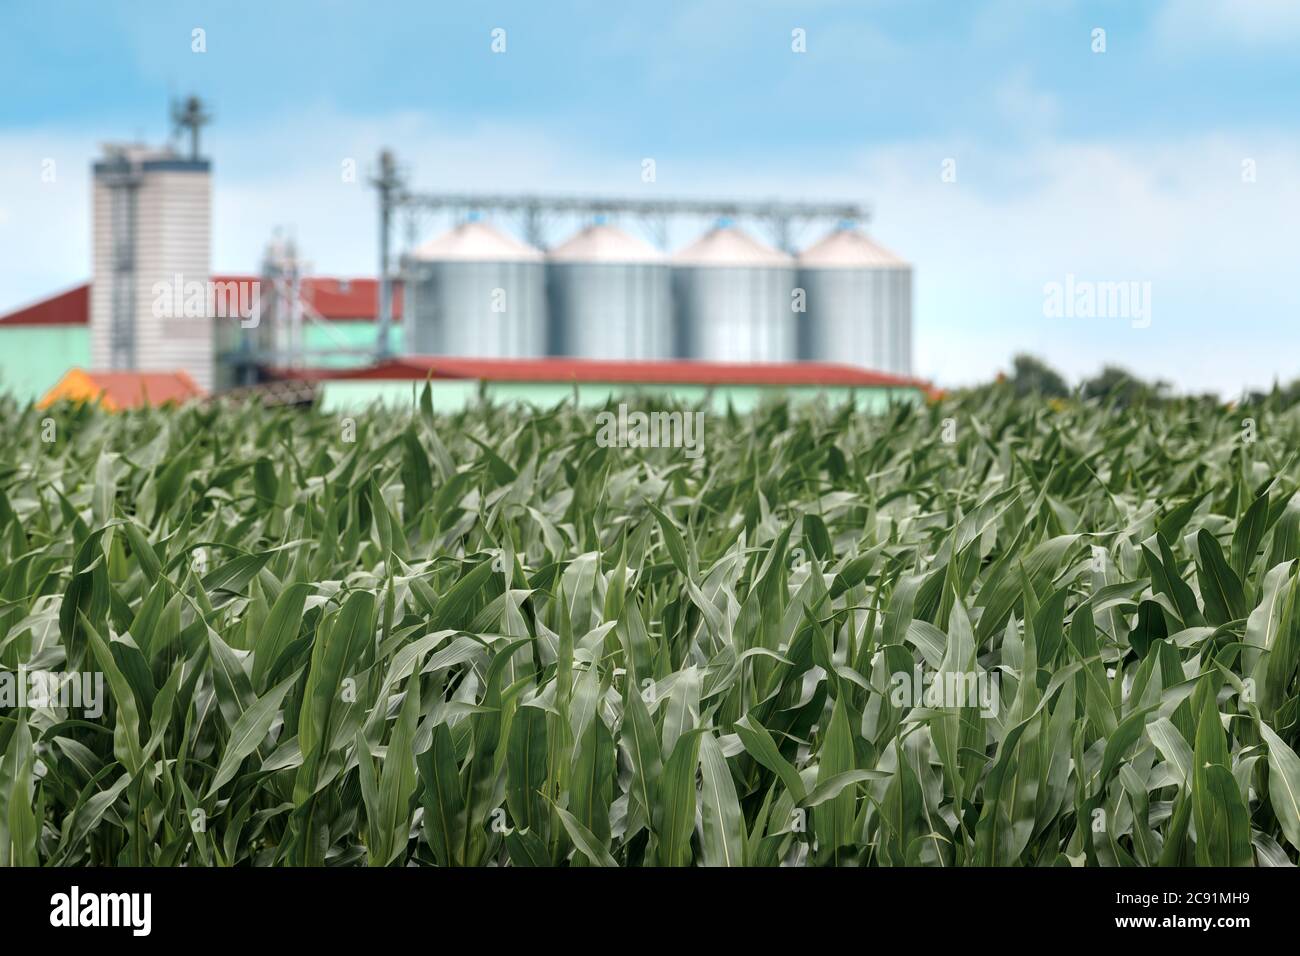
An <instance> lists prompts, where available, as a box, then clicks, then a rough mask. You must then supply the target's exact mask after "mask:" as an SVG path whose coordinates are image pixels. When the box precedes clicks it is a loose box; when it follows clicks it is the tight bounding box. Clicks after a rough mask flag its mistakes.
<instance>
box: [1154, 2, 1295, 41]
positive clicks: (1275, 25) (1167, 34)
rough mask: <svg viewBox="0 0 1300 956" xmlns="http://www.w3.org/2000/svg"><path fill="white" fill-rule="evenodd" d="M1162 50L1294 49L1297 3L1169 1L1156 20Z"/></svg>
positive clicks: (1155, 25) (1158, 12)
mask: <svg viewBox="0 0 1300 956" xmlns="http://www.w3.org/2000/svg"><path fill="white" fill-rule="evenodd" d="M1152 31H1153V34H1154V36H1155V40H1156V43H1157V45H1158V47H1159V48H1161V49H1163V50H1166V51H1168V52H1173V53H1190V52H1202V53H1204V52H1213V51H1215V50H1228V49H1231V48H1235V47H1245V48H1248V49H1263V48H1274V49H1276V48H1279V47H1287V46H1294V44H1295V43H1296V42H1297V41H1300V3H1296V2H1295V0H1165V3H1164V5H1163V6H1161V8H1160V9H1159V10H1158V11H1157V12H1156V15H1155V18H1154V20H1153V21H1152Z"/></svg>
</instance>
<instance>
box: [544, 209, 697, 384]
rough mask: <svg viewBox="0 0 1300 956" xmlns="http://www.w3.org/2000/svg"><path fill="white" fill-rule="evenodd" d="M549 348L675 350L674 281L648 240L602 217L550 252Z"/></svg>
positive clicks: (613, 353)
mask: <svg viewBox="0 0 1300 956" xmlns="http://www.w3.org/2000/svg"><path fill="white" fill-rule="evenodd" d="M547 269H548V273H549V275H548V281H547V287H548V302H549V311H550V327H551V342H550V352H551V354H553V355H571V356H575V357H578V358H593V359H665V358H669V357H670V356H671V354H672V287H671V283H670V281H669V273H668V265H667V263H666V262H665V261H664V257H663V256H662V255H660V253H659V252H657V251H656V250H655V249H654V247H653V246H650V245H649V244H648V243H645V242H642V241H641V240H639V239H635V238H633V237H632V236H629V235H628V234H627V233H625V232H623V231H622V230H619V229H615V228H614V227H613V226H607V225H604V224H601V223H597V224H596V225H593V226H589V227H587V228H586V229H583V230H581V231H580V232H578V233H576V234H575V235H573V236H572V237H570V238H569V239H568V241H566V242H564V243H563V244H562V245H560V246H557V247H556V248H555V249H553V250H551V252H550V254H549V255H548V256H547Z"/></svg>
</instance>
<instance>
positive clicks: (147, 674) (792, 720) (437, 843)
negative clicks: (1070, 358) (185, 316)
mask: <svg viewBox="0 0 1300 956" xmlns="http://www.w3.org/2000/svg"><path fill="white" fill-rule="evenodd" d="M1248 416H1253V417H1250V418H1249V420H1245V419H1247V417H1248ZM595 429H596V426H595V413H594V411H593V410H589V409H579V408H574V407H572V406H568V405H566V406H561V407H558V408H555V409H551V410H547V411H535V410H525V409H522V408H518V407H514V408H512V407H490V406H476V407H474V408H472V409H469V410H467V411H465V412H462V413H458V414H455V415H446V414H435V413H434V412H433V410H432V407H431V404H430V403H429V400H428V396H427V393H426V395H425V397H424V399H423V401H421V402H419V403H417V404H416V405H415V406H414V407H413V408H412V409H411V411H410V412H406V413H394V412H391V411H389V412H381V411H378V410H376V411H372V412H368V413H365V414H358V415H357V416H356V418H355V420H351V419H346V420H345V419H340V418H338V417H336V416H330V415H326V414H323V413H321V412H318V411H316V412H297V411H288V410H266V409H260V408H252V407H229V406H212V407H198V406H196V407H187V408H183V409H163V410H157V409H154V410H143V411H137V412H131V413H126V414H120V415H110V414H106V413H103V412H102V411H98V410H96V409H94V408H90V407H84V406H64V407H60V408H57V409H54V410H47V411H38V410H36V409H32V408H26V409H24V408H20V407H17V406H16V405H14V404H12V403H9V404H3V403H0V676H3V677H4V678H5V680H4V683H3V684H0V755H2V756H0V861H2V862H4V863H6V864H12V865H21V866H35V865H40V866H61V865H92V866H116V865H136V866H138V865H143V866H176V865H190V866H250V865H256V866H288V865H304V866H321V865H327V866H348V865H371V866H409V865H430V866H433V865H436V866H777V865H786V866H877V865H878V866H935V867H941V866H942V867H947V866H971V865H993V866H1010V865H1024V866H1167V865H1223V866H1227V865H1232V866H1238V865H1246V866H1249V865H1263V866H1291V865H1293V864H1294V863H1295V861H1296V860H1297V850H1298V848H1300V803H1298V801H1300V760H1298V759H1297V756H1296V749H1297V747H1298V746H1300V722H1298V718H1300V687H1298V686H1297V665H1298V664H1300V577H1298V576H1297V573H1296V571H1297V559H1298V558H1300V496H1297V494H1296V491H1297V480H1298V479H1300V469H1298V468H1297V467H1296V451H1297V449H1300V409H1295V410H1291V411H1286V410H1284V409H1282V408H1280V407H1274V406H1267V405H1266V406H1263V407H1261V408H1259V409H1257V410H1255V411H1253V412H1252V411H1249V410H1241V409H1238V410H1228V409H1225V408H1223V407H1222V406H1220V405H1216V404H1214V403H1213V402H1209V401H1196V400H1190V399H1189V400H1178V401H1170V402H1166V403H1161V404H1152V405H1149V406H1139V407H1135V408H1129V409H1126V410H1123V411H1121V410H1118V409H1108V408H1101V407H1098V406H1097V405H1096V404H1090V403H1083V402H1076V401H1064V402H1056V403H1052V404H1049V403H1046V402H1043V401H1040V400H1036V399H1017V398H1014V397H1012V396H1011V395H1009V394H1007V393H1006V392H1004V391H1003V390H1000V389H997V388H994V389H989V390H984V391H981V392H978V393H972V394H970V395H966V396H960V397H956V398H952V399H948V400H945V401H943V402H940V403H937V404H931V405H924V406H918V407H896V408H894V409H892V410H890V411H888V412H887V413H885V414H882V415H878V416H863V415H860V414H856V413H853V412H851V411H849V410H844V409H839V408H835V407H830V406H825V405H817V404H805V405H782V404H777V405H771V406H767V407H764V408H763V409H761V410H760V411H757V412H755V413H752V414H748V415H737V414H717V415H710V416H709V417H708V419H707V425H706V436H707V440H706V445H705V449H706V451H705V454H704V455H703V456H702V457H700V458H698V459H694V460H692V459H690V458H688V457H686V456H684V455H683V454H682V452H681V449H674V448H635V447H632V448H619V447H601V446H600V445H598V444H597V443H596V442H595V441H594V440H593V435H594V433H595ZM38 676H39V677H40V678H41V680H35V678H36V677H38ZM97 682H98V683H97ZM38 685H40V686H38ZM96 686H102V695H98V699H96V698H97V695H96V694H95V693H94V688H95V687H96ZM74 691H80V692H81V693H80V696H79V697H78V696H77V695H75V694H74V693H73V692H74Z"/></svg>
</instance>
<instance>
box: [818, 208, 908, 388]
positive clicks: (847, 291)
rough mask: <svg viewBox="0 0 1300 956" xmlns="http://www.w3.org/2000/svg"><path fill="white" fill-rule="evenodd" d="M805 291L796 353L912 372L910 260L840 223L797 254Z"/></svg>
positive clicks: (901, 373) (828, 360) (827, 360)
mask: <svg viewBox="0 0 1300 956" xmlns="http://www.w3.org/2000/svg"><path fill="white" fill-rule="evenodd" d="M798 265H799V285H800V287H802V288H803V289H804V291H805V294H806V297H807V298H806V307H807V310H808V311H807V314H806V315H804V316H801V318H802V319H803V322H802V323H801V328H800V339H799V357H800V358H801V359H806V360H811V361H816V362H847V363H849V364H851V365H857V366H859V367H861V368H874V369H879V370H880V371H882V372H892V373H894V374H895V375H910V374H911V371H912V267H911V266H910V265H909V264H908V263H906V262H904V261H903V260H902V259H900V258H899V257H898V256H896V255H894V254H893V253H892V252H889V251H888V250H887V249H884V248H882V247H881V246H879V245H877V244H876V243H874V242H872V241H871V239H869V238H867V236H866V234H865V233H863V232H861V231H860V230H857V229H853V228H849V227H847V226H841V227H840V228H839V229H836V230H835V231H834V232H831V233H830V234H829V235H827V236H825V237H824V238H823V239H821V240H820V241H818V242H817V243H815V244H814V245H812V246H810V247H809V248H807V249H805V250H804V252H803V253H802V254H801V255H800V256H799V258H798Z"/></svg>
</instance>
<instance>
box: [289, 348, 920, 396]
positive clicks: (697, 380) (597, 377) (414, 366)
mask: <svg viewBox="0 0 1300 956" xmlns="http://www.w3.org/2000/svg"><path fill="white" fill-rule="evenodd" d="M279 374H281V375H283V376H285V377H290V378H310V379H348V380H355V379H379V380H390V381H392V380H396V381H409V380H423V379H426V378H434V379H484V380H487V381H496V382H600V383H619V382H627V383H640V384H663V385H667V384H676V385H811V386H818V385H821V386H826V385H835V386H845V387H873V388H874V387H881V386H885V387H897V388H919V389H927V390H928V388H929V384H928V383H927V382H923V381H921V380H920V379H915V378H906V377H904V376H900V375H890V374H887V373H885V372H873V371H871V370H869V369H863V368H855V367H853V366H850V365H833V364H830V363H827V362H781V363H757V364H740V363H730V362H696V361H654V362H612V361H604V360H601V359H572V358H539V359H480V358H438V357H436V356H424V355H408V356H403V357H401V358H396V359H392V360H390V361H387V362H381V363H379V364H377V365H372V366H370V367H368V368H361V369H299V370H287V369H286V370H281V371H280V373H279Z"/></svg>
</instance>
